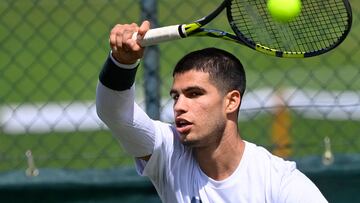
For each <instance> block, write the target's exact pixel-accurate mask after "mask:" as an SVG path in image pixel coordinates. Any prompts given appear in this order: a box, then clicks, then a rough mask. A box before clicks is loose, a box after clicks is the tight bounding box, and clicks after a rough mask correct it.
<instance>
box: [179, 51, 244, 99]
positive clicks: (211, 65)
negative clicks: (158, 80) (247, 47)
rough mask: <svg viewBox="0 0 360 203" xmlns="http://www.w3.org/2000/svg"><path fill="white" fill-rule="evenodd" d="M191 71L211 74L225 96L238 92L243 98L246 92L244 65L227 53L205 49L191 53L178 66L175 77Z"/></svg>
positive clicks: (211, 78)
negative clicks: (231, 92)
mask: <svg viewBox="0 0 360 203" xmlns="http://www.w3.org/2000/svg"><path fill="white" fill-rule="evenodd" d="M190 70H196V71H202V72H206V73H209V76H210V80H211V81H212V82H213V84H214V85H215V86H216V87H217V88H218V90H219V91H220V92H222V93H224V94H226V93H228V92H230V91H232V90H238V91H239V92H240V95H241V98H242V96H243V94H244V92H245V88H246V76H245V70H244V68H243V65H242V64H241V62H240V60H239V59H238V58H236V57H235V56H234V55H232V54H231V53H229V52H227V51H224V50H221V49H217V48H205V49H201V50H197V51H193V52H190V53H189V54H187V55H185V56H184V57H183V58H182V59H180V61H179V62H178V63H177V64H176V66H175V68H174V71H173V77H174V76H175V75H176V74H179V73H184V72H187V71H190Z"/></svg>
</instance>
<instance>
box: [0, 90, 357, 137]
mask: <svg viewBox="0 0 360 203" xmlns="http://www.w3.org/2000/svg"><path fill="white" fill-rule="evenodd" d="M162 104H163V105H162V106H163V108H162V110H161V120H163V121H167V122H172V121H173V111H172V101H171V100H167V99H166V100H165V99H164V100H163V103H162ZM279 105H286V106H289V107H290V108H291V109H292V110H293V111H295V112H296V113H298V114H299V115H301V116H303V117H307V118H314V119H335V120H360V92H354V91H345V92H344V91H331V92H330V91H318V90H301V89H295V88H287V89H283V90H282V91H281V92H279V91H278V92H275V91H274V90H273V89H270V88H264V89H258V90H254V91H251V92H248V93H246V95H245V96H244V101H243V104H242V106H241V112H240V119H242V120H243V119H244V120H245V119H249V118H252V117H254V116H258V115H259V114H262V113H269V112H272V111H273V110H275V109H276V107H277V106H279ZM140 106H142V108H144V107H143V103H142V104H141V103H140ZM0 128H1V131H3V132H4V133H7V134H23V133H26V134H31V133H48V132H72V131H77V130H79V131H92V130H99V129H105V128H106V127H105V125H104V124H103V123H102V122H101V121H100V119H99V118H98V116H97V115H96V109H95V103H94V101H81V102H80V101H77V102H53V103H41V104H40V103H38V104H11V105H4V106H1V107H0Z"/></svg>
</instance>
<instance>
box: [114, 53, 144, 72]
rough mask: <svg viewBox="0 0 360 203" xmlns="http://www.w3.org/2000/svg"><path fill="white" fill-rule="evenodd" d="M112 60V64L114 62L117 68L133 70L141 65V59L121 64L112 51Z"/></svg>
mask: <svg viewBox="0 0 360 203" xmlns="http://www.w3.org/2000/svg"><path fill="white" fill-rule="evenodd" d="M110 59H111V60H112V62H114V64H115V65H116V66H118V67H120V68H124V69H133V68H135V67H137V66H138V65H139V63H140V59H136V60H135V61H128V62H126V63H123V62H120V61H118V60H117V59H116V58H115V57H114V55H113V52H112V51H110Z"/></svg>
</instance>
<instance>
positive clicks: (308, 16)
mask: <svg viewBox="0 0 360 203" xmlns="http://www.w3.org/2000/svg"><path fill="white" fill-rule="evenodd" d="M266 2H267V1H266V0H233V1H231V9H230V10H231V11H230V12H229V11H228V15H230V18H231V21H232V22H231V25H232V28H233V30H234V32H235V33H236V34H237V35H238V37H240V38H241V39H243V40H244V41H246V42H247V43H249V44H253V45H255V44H261V45H262V46H266V47H269V48H272V49H277V50H280V51H289V52H312V51H317V50H321V49H325V48H328V47H331V46H333V45H334V44H336V43H338V42H339V40H341V38H342V37H343V35H344V34H345V32H346V30H347V29H348V27H349V26H350V25H349V21H348V19H349V16H348V15H349V14H348V11H347V9H346V7H345V5H344V2H343V1H342V0H316V1H314V0H302V11H301V14H300V15H299V16H297V17H296V18H295V19H294V20H292V21H290V22H288V23H279V22H276V21H274V20H273V19H272V17H271V16H270V14H269V13H268V10H267V6H266ZM229 13H230V14H229Z"/></svg>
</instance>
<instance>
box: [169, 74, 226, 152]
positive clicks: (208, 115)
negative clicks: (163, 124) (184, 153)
mask: <svg viewBox="0 0 360 203" xmlns="http://www.w3.org/2000/svg"><path fill="white" fill-rule="evenodd" d="M170 95H171V97H172V98H173V99H174V107H173V109H174V115H175V124H176V129H177V131H178V132H179V134H180V135H181V136H180V140H181V141H182V143H184V144H185V145H189V146H193V147H202V146H209V145H211V144H214V143H215V144H216V142H217V141H218V140H219V138H221V136H222V134H223V131H224V129H225V121H226V119H225V118H226V115H225V110H224V109H225V102H224V97H223V96H222V94H221V93H220V92H219V91H218V90H217V88H216V87H215V86H214V85H213V84H212V83H211V82H210V80H209V74H208V73H204V72H201V71H194V70H191V71H187V72H185V73H181V74H176V75H175V76H174V81H173V85H172V89H171V91H170Z"/></svg>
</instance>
